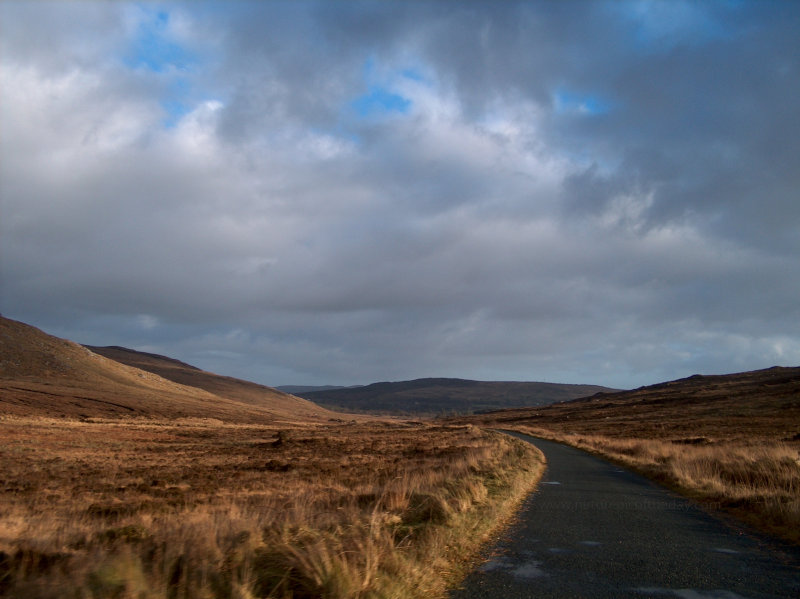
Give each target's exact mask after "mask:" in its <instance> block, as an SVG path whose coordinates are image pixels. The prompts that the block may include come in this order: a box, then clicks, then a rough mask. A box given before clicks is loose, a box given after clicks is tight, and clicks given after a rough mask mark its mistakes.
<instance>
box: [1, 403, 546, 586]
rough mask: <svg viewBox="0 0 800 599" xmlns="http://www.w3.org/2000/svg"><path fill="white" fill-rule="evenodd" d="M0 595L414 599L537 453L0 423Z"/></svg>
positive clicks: (492, 513)
mask: <svg viewBox="0 0 800 599" xmlns="http://www.w3.org/2000/svg"><path fill="white" fill-rule="evenodd" d="M0 438H2V439H3V443H2V446H0V473H2V474H0V596H8V597H25V598H26V599H37V598H55V597H58V598H63V597H76V598H84V597H86V598H89V597H91V598H100V597H103V598H105V597H117V598H128V597H131V598H133V597H135V598H137V599H139V598H148V599H150V598H178V597H180V598H184V597H186V598H188V597H191V598H197V599H202V598H212V597H213V598H223V597H224V598H248V597H281V598H286V597H331V598H337V597H339V598H344V597H432V596H437V595H441V594H442V593H443V592H444V590H445V588H446V585H447V584H448V583H453V582H455V581H457V580H458V579H459V578H460V577H461V576H462V575H463V574H464V573H465V571H466V569H467V568H468V567H469V564H470V558H471V557H474V555H475V552H476V550H477V548H478V545H479V543H480V542H481V541H485V540H486V539H487V538H488V537H489V535H491V534H492V532H493V531H494V530H496V529H497V527H498V526H499V525H501V524H502V523H503V522H504V521H507V519H508V518H509V517H510V515H511V513H512V512H513V508H514V506H515V505H516V504H517V503H518V501H520V500H521V499H522V498H523V497H524V496H525V495H526V494H527V492H528V491H529V490H530V489H531V488H532V486H533V485H534V484H535V482H536V480H537V479H538V476H539V475H540V473H541V470H542V468H543V465H542V458H541V454H538V452H536V451H535V450H531V449H529V448H528V446H526V445H524V444H522V443H519V442H517V441H514V440H511V439H509V438H507V437H505V436H502V435H498V434H494V433H487V432H484V431H481V430H479V429H477V428H475V427H472V426H433V425H426V424H421V423H400V422H396V423H378V422H372V423H350V424H341V423H340V424H332V423H329V424H326V425H307V426H280V427H279V426H265V425H244V424H224V423H222V422H220V421H215V420H211V419H206V420H203V419H194V420H192V419H185V420H183V421H181V420H177V421H176V420H162V421H154V420H144V419H141V420H140V419H128V420H123V419H100V418H94V419H85V420H84V421H76V420H68V419H46V418H36V417H18V416H9V415H6V416H0Z"/></svg>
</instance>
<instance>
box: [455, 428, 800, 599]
mask: <svg viewBox="0 0 800 599" xmlns="http://www.w3.org/2000/svg"><path fill="white" fill-rule="evenodd" d="M517 436H519V437H520V438H522V439H525V440H527V441H532V442H534V444H535V445H536V446H537V447H538V448H539V449H541V450H542V451H543V452H544V454H545V456H546V457H547V464H548V469H547V472H545V476H544V478H543V479H542V482H541V483H540V485H539V489H538V490H537V491H536V492H535V493H534V494H533V495H531V497H530V498H528V499H527V501H526V503H525V505H524V506H523V509H522V512H521V514H520V518H519V521H518V523H517V524H516V525H514V526H513V527H512V529H511V530H509V531H508V533H507V534H506V536H505V537H504V538H503V539H502V540H501V541H500V543H499V544H498V545H497V546H496V547H495V548H494V549H493V550H492V552H491V554H490V555H491V556H492V557H491V559H490V560H489V561H488V562H486V563H485V564H484V565H483V566H482V567H480V568H479V569H478V570H477V571H476V572H474V573H473V574H472V575H471V576H470V577H469V578H467V580H466V581H465V582H464V585H463V588H461V589H459V590H456V591H454V592H452V593H451V595H450V597H451V598H452V599H483V598H487V599H488V598H492V599H517V598H523V597H525V598H527V597H531V598H533V597H537V598H538V597H610V598H611V597H613V598H615V599H616V598H621V597H658V598H661V597H682V598H685V599H706V598H708V599H712V598H713V599H739V598H741V597H744V598H748V599H756V598H761V597H791V598H793V599H797V598H799V597H800V550H795V549H793V548H788V549H787V548H785V547H783V548H779V547H778V546H777V545H774V544H772V543H769V542H767V541H764V540H763V539H762V540H759V539H756V538H754V537H752V536H749V535H747V534H745V533H743V532H741V531H737V530H736V529H734V528H732V527H730V526H729V525H726V524H723V523H722V522H721V521H719V520H717V519H715V518H713V517H711V516H709V515H708V514H706V513H705V512H703V511H702V510H700V509H698V508H696V507H695V506H693V505H692V504H691V503H690V502H688V501H686V500H684V499H682V498H680V497H678V496H676V495H673V494H671V493H670V492H668V491H665V490H663V489H661V488H659V487H657V486H655V485H654V484H652V483H650V482H649V481H648V480H647V479H645V478H642V477H641V476H638V475H636V474H633V473H631V472H628V471H625V470H622V469H620V468H619V467H617V466H615V465H613V464H610V463H608V462H605V461H603V460H601V459H598V458H596V457H593V456H591V455H589V454H587V453H585V452H583V451H580V450H577V449H574V448H571V447H567V446H564V445H560V444H558V443H551V442H548V441H542V440H539V439H533V438H531V437H526V436H524V435H517Z"/></svg>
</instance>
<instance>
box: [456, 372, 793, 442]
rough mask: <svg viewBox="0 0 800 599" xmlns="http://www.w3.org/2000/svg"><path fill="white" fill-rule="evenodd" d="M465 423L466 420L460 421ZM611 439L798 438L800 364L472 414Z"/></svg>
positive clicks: (493, 422) (492, 421)
mask: <svg viewBox="0 0 800 599" xmlns="http://www.w3.org/2000/svg"><path fill="white" fill-rule="evenodd" d="M465 421H466V419H465ZM470 421H472V422H474V423H476V424H477V423H478V422H479V423H480V424H485V425H489V426H511V425H524V426H530V427H541V428H546V429H548V430H552V431H557V432H561V433H580V434H595V435H606V436H615V437H641V438H649V439H659V438H664V439H677V440H683V441H684V442H697V443H701V442H704V440H705V439H707V438H711V439H713V438H725V439H736V438H741V439H756V438H762V439H766V438H769V439H780V440H787V441H790V440H791V441H798V440H800V367H788V368H787V367H777V366H776V367H773V368H768V369H765V370H755V371H751V372H742V373H735V374H724V375H708V376H702V375H693V376H690V377H688V378H684V379H679V380H675V381H670V382H667V383H660V384H657V385H650V386H647V387H640V388H639V389H634V390H632V391H622V392H617V393H598V394H596V395H593V396H591V397H587V398H583V399H579V400H575V401H570V402H566V403H561V404H557V405H552V406H547V407H542V408H522V409H511V410H502V411H498V412H494V413H491V414H485V415H480V416H477V417H474V418H472V419H470Z"/></svg>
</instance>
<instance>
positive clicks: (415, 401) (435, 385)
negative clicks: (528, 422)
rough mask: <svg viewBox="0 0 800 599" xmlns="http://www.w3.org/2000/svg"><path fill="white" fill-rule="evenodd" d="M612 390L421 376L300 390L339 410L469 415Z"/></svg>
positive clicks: (597, 387) (313, 399)
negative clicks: (411, 378)
mask: <svg viewBox="0 0 800 599" xmlns="http://www.w3.org/2000/svg"><path fill="white" fill-rule="evenodd" d="M600 391H613V390H612V389H608V388H607V387H599V386H596V385H562V384H558V383H525V382H495V381H471V380H465V379H454V378H423V379H416V380H413V381H402V382H392V383H389V382H383V383H374V384H372V385H366V386H364V387H348V388H342V389H332V390H327V391H313V392H307V393H300V395H301V396H302V397H305V398H306V399H310V400H311V401H313V402H314V403H317V404H319V405H322V406H325V407H329V408H331V409H339V410H345V411H348V410H355V411H359V412H381V413H394V414H427V415H432V414H448V413H449V414H452V413H461V414H469V413H475V412H482V411H487V410H498V409H501V408H509V407H518V406H541V405H546V404H551V403H554V402H560V401H566V400H570V399H575V398H577V397H585V396H587V395H592V394H594V393H597V392H600Z"/></svg>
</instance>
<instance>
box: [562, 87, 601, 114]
mask: <svg viewBox="0 0 800 599" xmlns="http://www.w3.org/2000/svg"><path fill="white" fill-rule="evenodd" d="M553 104H554V106H555V109H556V112H558V113H560V114H564V113H574V114H581V115H586V116H596V115H601V114H606V113H607V112H610V111H611V103H610V102H609V101H607V100H605V99H604V98H602V97H601V96H599V95H596V94H579V93H576V92H572V91H568V90H564V89H560V90H557V91H556V92H555V93H554V94H553Z"/></svg>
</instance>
